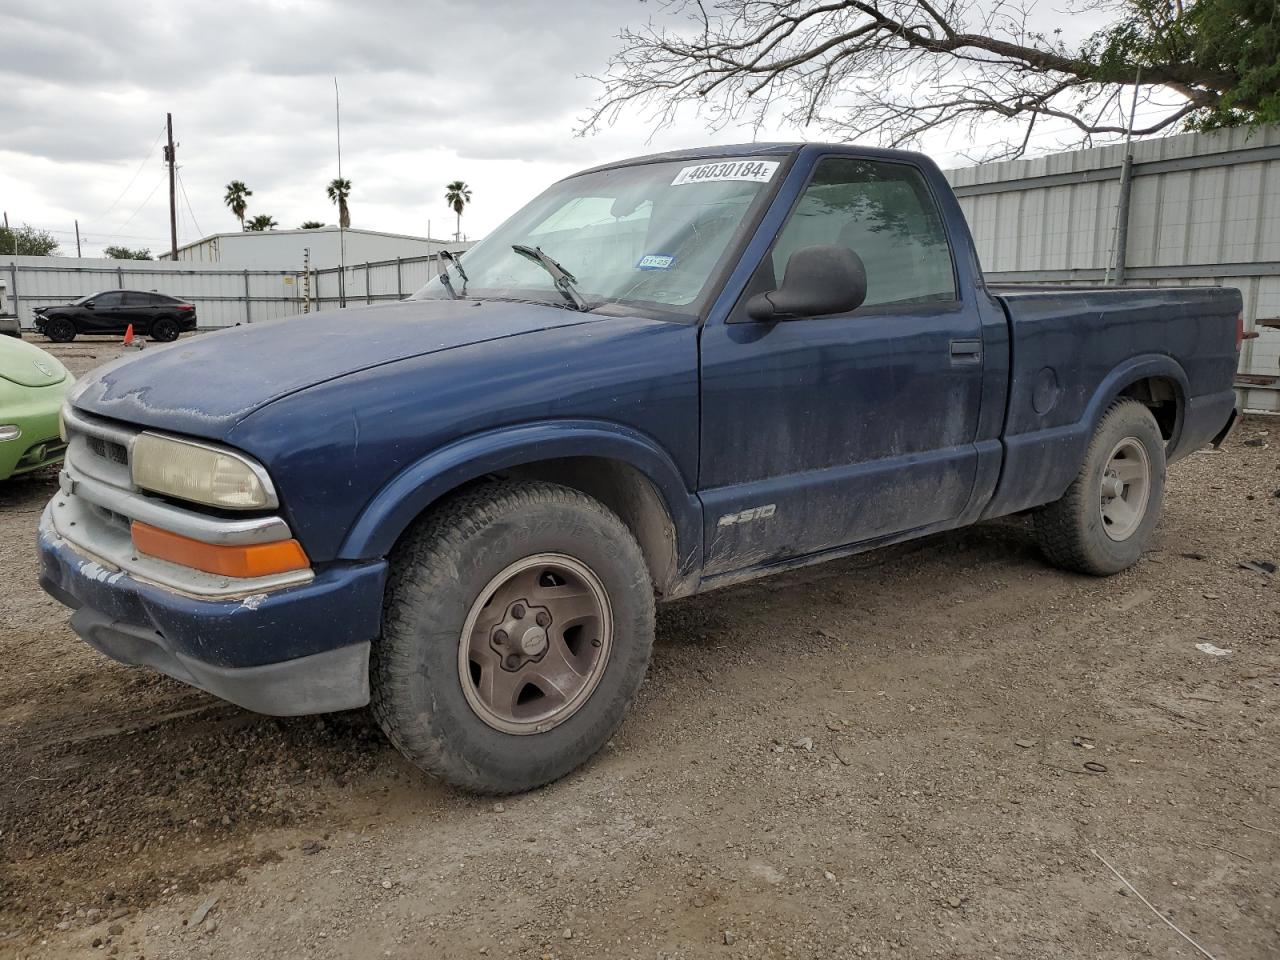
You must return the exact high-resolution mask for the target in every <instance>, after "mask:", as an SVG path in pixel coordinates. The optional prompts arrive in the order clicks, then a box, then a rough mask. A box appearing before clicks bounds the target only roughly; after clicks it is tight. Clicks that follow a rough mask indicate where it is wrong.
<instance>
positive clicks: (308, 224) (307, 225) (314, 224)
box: [298, 220, 324, 230]
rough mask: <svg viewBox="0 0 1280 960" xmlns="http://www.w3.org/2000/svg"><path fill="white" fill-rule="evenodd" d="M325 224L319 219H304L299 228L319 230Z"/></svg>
mask: <svg viewBox="0 0 1280 960" xmlns="http://www.w3.org/2000/svg"><path fill="white" fill-rule="evenodd" d="M323 226H324V224H323V223H321V222H320V221H319V220H304V221H303V222H302V226H300V227H299V228H298V229H299V230H319V229H320V228H321V227H323Z"/></svg>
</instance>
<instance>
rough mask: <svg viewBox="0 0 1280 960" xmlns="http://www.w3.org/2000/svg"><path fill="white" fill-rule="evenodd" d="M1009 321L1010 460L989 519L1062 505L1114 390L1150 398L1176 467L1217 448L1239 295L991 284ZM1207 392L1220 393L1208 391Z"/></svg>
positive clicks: (1229, 393) (1228, 394)
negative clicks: (1052, 503)
mask: <svg viewBox="0 0 1280 960" xmlns="http://www.w3.org/2000/svg"><path fill="white" fill-rule="evenodd" d="M988 289H989V290H990V292H991V293H992V294H993V295H995V296H996V298H997V299H998V300H999V301H1000V303H1001V305H1002V306H1003V308H1004V311H1005V315H1006V317H1007V319H1008V323H1009V332H1010V337H1009V341H1010V344H1011V347H1010V357H1009V365H1010V384H1009V397H1008V405H1007V408H1006V411H1005V427H1004V444H1005V462H1004V467H1003V469H1002V471H1001V481H1000V484H999V486H998V487H997V490H996V494H995V497H994V498H993V500H992V502H991V504H990V505H989V506H988V508H987V510H986V514H985V515H986V516H999V515H1001V514H1007V513H1012V512H1015V511H1017V510H1022V509H1027V508H1029V507H1034V506H1038V505H1040V504H1043V503H1048V502H1050V501H1053V500H1056V499H1057V498H1058V497H1060V496H1061V495H1062V493H1063V492H1064V491H1065V490H1066V488H1067V486H1069V485H1070V483H1071V481H1072V479H1073V478H1074V477H1075V475H1076V472H1077V470H1078V469H1079V467H1080V464H1081V462H1082V461H1083V458H1084V454H1085V451H1086V448H1087V446H1088V443H1089V438H1090V436H1091V434H1092V430H1093V425H1094V424H1095V423H1096V422H1097V420H1098V417H1099V416H1100V415H1101V413H1102V412H1103V411H1102V410H1100V409H1096V408H1097V407H1099V406H1100V405H1102V404H1104V403H1107V402H1109V398H1110V397H1113V396H1114V395H1115V390H1114V389H1109V387H1110V386H1111V385H1113V384H1121V383H1130V382H1131V381H1133V380H1134V379H1135V378H1141V379H1140V382H1139V383H1138V384H1135V385H1134V386H1131V387H1128V388H1126V392H1128V393H1129V394H1130V395H1135V394H1134V393H1133V391H1135V390H1136V391H1143V390H1145V391H1149V392H1150V397H1149V398H1148V397H1144V399H1153V400H1155V401H1157V402H1158V403H1159V407H1158V410H1157V419H1158V420H1159V421H1160V426H1161V430H1162V432H1163V433H1164V435H1165V438H1166V440H1167V441H1168V446H1167V456H1168V459H1169V460H1170V461H1173V460H1176V459H1178V458H1179V457H1183V456H1186V455H1187V454H1188V453H1191V452H1192V451H1194V450H1196V449H1198V448H1200V447H1202V446H1204V445H1205V444H1207V443H1208V442H1210V441H1211V440H1212V439H1213V438H1214V436H1215V435H1216V434H1217V433H1218V431H1219V430H1220V429H1222V427H1223V426H1224V425H1225V424H1226V422H1227V420H1228V418H1229V417H1230V414H1231V411H1232V409H1233V408H1234V405H1235V394H1234V391H1233V390H1232V389H1231V388H1230V387H1229V386H1228V387H1227V389H1225V390H1223V389H1221V386H1222V385H1223V384H1227V385H1229V384H1231V382H1232V379H1233V376H1234V372H1235V367H1236V361H1237V354H1236V346H1237V324H1238V318H1239V316H1240V312H1241V309H1242V306H1243V304H1242V300H1241V296H1240V292H1239V291H1238V290H1235V289H1231V288H1223V287H1090V286H1019V285H1012V284H993V285H991V286H990V287H989V288H988ZM1206 385H1213V386H1212V387H1208V386H1206Z"/></svg>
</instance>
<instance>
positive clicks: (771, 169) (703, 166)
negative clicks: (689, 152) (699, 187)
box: [671, 160, 778, 187]
mask: <svg viewBox="0 0 1280 960" xmlns="http://www.w3.org/2000/svg"><path fill="white" fill-rule="evenodd" d="M777 170H778V161H777V160H716V161H714V162H712V163H699V164H697V165H695V166H692V167H685V168H683V169H682V170H681V171H680V172H679V173H677V174H676V178H675V179H674V180H672V181H671V185H672V186H673V187H678V186H680V185H681V184H685V183H711V182H715V181H717V180H750V181H753V182H755V183H768V182H769V181H770V180H772V179H773V175H774V174H775V173H776V172H777Z"/></svg>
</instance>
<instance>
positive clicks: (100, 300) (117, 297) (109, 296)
mask: <svg viewBox="0 0 1280 960" xmlns="http://www.w3.org/2000/svg"><path fill="white" fill-rule="evenodd" d="M123 299H124V294H122V293H119V292H117V291H114V290H113V291H111V292H110V293H100V294H98V295H97V296H96V297H94V298H93V306H94V309H96V310H101V309H103V308H104V307H118V306H120V305H121V301H122V300H123Z"/></svg>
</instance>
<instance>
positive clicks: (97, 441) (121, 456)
mask: <svg viewBox="0 0 1280 960" xmlns="http://www.w3.org/2000/svg"><path fill="white" fill-rule="evenodd" d="M85 440H86V444H87V446H88V447H89V451H90V452H91V453H93V454H94V456H97V457H101V458H102V459H103V460H109V461H111V462H112V463H118V464H121V465H122V466H128V465H129V450H128V448H127V447H126V446H125V445H124V444H122V443H116V442H114V441H112V440H107V439H105V438H103V437H94V436H89V437H86V438H85Z"/></svg>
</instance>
